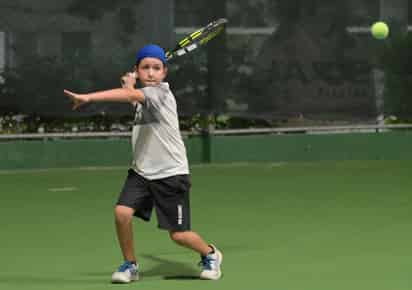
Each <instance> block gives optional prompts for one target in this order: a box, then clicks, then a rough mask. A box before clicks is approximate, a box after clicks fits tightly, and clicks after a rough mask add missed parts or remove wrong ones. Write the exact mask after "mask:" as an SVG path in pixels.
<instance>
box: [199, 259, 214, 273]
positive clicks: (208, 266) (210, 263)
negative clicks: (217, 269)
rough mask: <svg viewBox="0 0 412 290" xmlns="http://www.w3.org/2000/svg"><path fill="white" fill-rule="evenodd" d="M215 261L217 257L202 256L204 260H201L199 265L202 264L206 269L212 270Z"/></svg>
mask: <svg viewBox="0 0 412 290" xmlns="http://www.w3.org/2000/svg"><path fill="white" fill-rule="evenodd" d="M214 261H215V259H213V258H211V257H209V256H206V257H202V260H201V261H200V262H199V266H201V267H202V268H203V269H204V270H212V268H213V262H214Z"/></svg>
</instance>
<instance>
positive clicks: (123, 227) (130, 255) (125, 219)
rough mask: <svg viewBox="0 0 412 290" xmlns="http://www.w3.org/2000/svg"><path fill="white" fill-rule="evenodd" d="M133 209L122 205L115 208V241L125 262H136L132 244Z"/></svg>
mask: <svg viewBox="0 0 412 290" xmlns="http://www.w3.org/2000/svg"><path fill="white" fill-rule="evenodd" d="M133 214H134V209H132V208H130V207H126V206H123V205H118V206H116V208H115V221H116V232H117V239H118V241H119V245H120V248H121V250H122V254H123V257H124V260H125V261H131V262H136V256H135V253H134V244H133V227H132V219H133Z"/></svg>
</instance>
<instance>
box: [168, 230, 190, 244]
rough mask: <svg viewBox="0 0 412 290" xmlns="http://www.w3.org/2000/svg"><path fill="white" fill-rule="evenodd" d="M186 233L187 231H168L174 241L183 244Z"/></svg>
mask: <svg viewBox="0 0 412 290" xmlns="http://www.w3.org/2000/svg"><path fill="white" fill-rule="evenodd" d="M186 233H187V232H169V236H170V238H171V239H172V240H173V241H174V242H176V243H178V244H183V243H184V242H185V241H186V236H187V235H186Z"/></svg>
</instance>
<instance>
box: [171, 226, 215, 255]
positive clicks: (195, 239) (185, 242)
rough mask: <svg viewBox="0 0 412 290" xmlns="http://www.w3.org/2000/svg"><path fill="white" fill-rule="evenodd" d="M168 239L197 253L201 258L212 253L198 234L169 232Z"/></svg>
mask: <svg viewBox="0 0 412 290" xmlns="http://www.w3.org/2000/svg"><path fill="white" fill-rule="evenodd" d="M169 236H170V238H171V239H172V240H173V241H175V242H176V243H177V244H179V245H181V246H184V247H186V248H189V249H192V250H194V251H196V252H198V253H199V254H200V255H202V256H207V255H208V254H209V253H210V252H212V251H213V248H211V247H210V246H209V245H208V244H207V243H206V242H205V241H204V240H203V239H202V238H201V237H200V235H199V234H198V233H196V232H193V231H183V232H175V231H169Z"/></svg>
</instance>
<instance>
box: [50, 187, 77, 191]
mask: <svg viewBox="0 0 412 290" xmlns="http://www.w3.org/2000/svg"><path fill="white" fill-rule="evenodd" d="M76 190H77V187H74V186H71V187H70V186H69V187H56V188H49V189H48V191H52V192H58V191H76Z"/></svg>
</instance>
